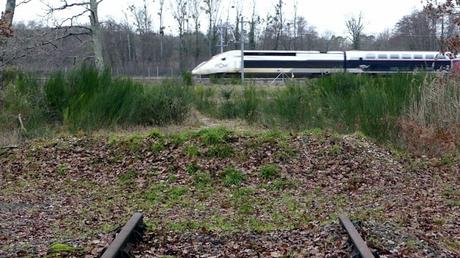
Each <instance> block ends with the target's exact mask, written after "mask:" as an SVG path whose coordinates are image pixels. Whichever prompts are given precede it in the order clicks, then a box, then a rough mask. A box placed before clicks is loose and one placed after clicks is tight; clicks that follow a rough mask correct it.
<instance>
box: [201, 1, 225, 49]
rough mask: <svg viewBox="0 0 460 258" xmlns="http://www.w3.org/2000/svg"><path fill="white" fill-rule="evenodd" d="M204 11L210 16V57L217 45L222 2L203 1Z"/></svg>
mask: <svg viewBox="0 0 460 258" xmlns="http://www.w3.org/2000/svg"><path fill="white" fill-rule="evenodd" d="M203 3H204V10H205V12H206V14H207V16H208V21H209V27H208V47H209V55H213V54H214V49H215V47H214V46H215V45H216V42H217V30H216V24H217V19H218V17H219V10H220V4H221V0H203Z"/></svg>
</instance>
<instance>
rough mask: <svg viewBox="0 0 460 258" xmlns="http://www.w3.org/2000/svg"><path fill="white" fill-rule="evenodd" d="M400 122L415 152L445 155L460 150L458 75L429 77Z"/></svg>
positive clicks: (404, 137)
mask: <svg viewBox="0 0 460 258" xmlns="http://www.w3.org/2000/svg"><path fill="white" fill-rule="evenodd" d="M400 126H401V136H402V138H403V139H404V140H405V142H406V143H408V144H407V147H408V148H409V149H411V150H412V151H414V152H419V153H429V154H432V155H446V154H447V153H450V152H455V151H458V150H460V83H459V81H458V78H447V79H446V78H436V79H435V80H426V81H425V82H424V86H423V87H422V88H421V93H420V95H419V96H417V97H414V98H413V100H412V101H411V104H410V105H409V107H408V109H407V113H406V115H405V116H404V117H403V118H402V119H401V121H400Z"/></svg>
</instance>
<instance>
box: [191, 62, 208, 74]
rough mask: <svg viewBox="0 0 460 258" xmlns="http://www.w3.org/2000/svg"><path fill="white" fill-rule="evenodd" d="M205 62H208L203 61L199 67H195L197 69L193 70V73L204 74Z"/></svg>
mask: <svg viewBox="0 0 460 258" xmlns="http://www.w3.org/2000/svg"><path fill="white" fill-rule="evenodd" d="M205 64H206V62H203V63H201V64H200V65H198V66H197V67H195V69H193V70H192V75H204V74H205V72H204V69H203V66H204V65H205Z"/></svg>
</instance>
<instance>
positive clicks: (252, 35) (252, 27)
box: [248, 0, 260, 49]
mask: <svg viewBox="0 0 460 258" xmlns="http://www.w3.org/2000/svg"><path fill="white" fill-rule="evenodd" d="M258 22H260V19H259V17H256V1H255V0H252V14H251V21H250V22H249V34H248V37H249V48H250V49H256V25H257V24H256V23H258Z"/></svg>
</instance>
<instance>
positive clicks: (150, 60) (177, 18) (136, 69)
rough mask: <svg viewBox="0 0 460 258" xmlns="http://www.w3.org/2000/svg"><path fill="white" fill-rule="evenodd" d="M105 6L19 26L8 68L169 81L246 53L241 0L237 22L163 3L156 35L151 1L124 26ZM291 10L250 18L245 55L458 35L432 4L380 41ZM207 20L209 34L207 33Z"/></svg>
mask: <svg viewBox="0 0 460 258" xmlns="http://www.w3.org/2000/svg"><path fill="white" fill-rule="evenodd" d="M99 2H100V1H94V0H91V1H88V2H84V1H82V2H81V4H82V5H85V4H88V8H87V10H88V12H89V14H90V15H89V16H90V22H89V23H88V24H87V25H85V24H83V25H79V26H56V27H53V28H50V27H46V26H42V25H40V24H39V23H33V22H32V23H28V24H21V23H19V24H16V25H15V26H14V28H13V30H14V32H15V36H14V37H13V38H11V39H8V40H7V41H6V42H5V43H4V44H3V46H2V50H3V51H2V65H12V66H17V67H19V68H20V69H23V70H27V71H35V72H38V73H48V72H51V71H55V70H58V69H70V68H72V67H74V66H78V65H79V64H81V63H84V62H93V63H96V64H99V65H101V64H105V66H107V67H110V68H111V69H112V71H113V72H114V73H115V74H125V75H142V76H156V75H160V76H165V75H171V74H174V75H176V74H179V73H180V72H181V71H185V70H190V69H191V68H193V67H194V66H196V65H198V64H199V63H200V62H202V61H204V60H207V59H209V58H210V56H212V55H214V54H216V53H218V52H220V50H221V49H223V50H224V51H227V50H233V49H239V47H240V44H239V41H240V40H241V38H242V35H241V33H240V32H241V23H240V22H241V20H240V19H241V13H242V2H241V1H240V0H235V4H234V5H233V6H232V8H234V9H235V10H236V12H235V13H236V15H235V17H234V18H231V17H230V16H227V18H226V20H222V19H221V17H219V16H218V15H219V6H220V5H221V0H170V1H167V2H168V3H169V4H170V5H169V6H167V5H165V0H161V1H160V6H159V10H156V11H157V15H158V17H159V19H156V20H155V22H158V23H159V26H157V27H158V29H154V28H153V26H152V23H153V18H152V15H151V12H152V11H150V10H149V8H147V0H143V1H142V2H143V5H141V6H134V5H133V6H130V7H129V9H128V10H129V14H130V16H131V19H126V21H124V22H120V21H115V20H107V21H104V22H99V21H98V17H97V5H96V4H95V3H99ZM296 5H297V1H294V10H297V8H296ZM253 6H255V3H254V2H253ZM285 7H286V3H285V1H283V0H277V1H275V4H274V6H273V10H274V12H273V13H270V14H268V15H267V16H266V17H261V16H259V15H258V14H257V13H256V11H255V7H254V8H253V11H252V14H251V15H250V17H245V18H244V19H245V20H246V23H244V31H245V35H244V39H245V41H246V44H247V45H246V48H247V49H264V50H319V51H332V50H349V49H361V50H440V49H444V50H446V49H447V44H448V43H446V42H447V41H446V40H445V39H448V38H452V37H455V35H457V34H458V32H459V31H458V26H457V25H458V19H457V16H456V14H455V13H454V12H441V11H439V10H438V9H436V10H435V7H434V6H431V7H430V6H429V5H427V8H426V9H424V10H422V11H414V12H413V13H412V14H409V15H407V16H404V17H402V18H401V20H400V21H399V22H398V23H397V24H396V26H395V28H393V29H392V30H388V31H384V32H382V33H380V34H378V35H367V34H365V23H364V20H365V19H366V17H365V16H363V15H359V16H357V17H351V18H349V19H347V20H346V21H344V24H346V27H347V29H348V32H349V33H348V35H346V36H342V35H334V34H333V33H330V32H329V33H328V32H326V33H322V34H320V33H319V32H318V31H317V30H316V28H315V27H314V26H312V25H311V24H309V23H308V20H307V18H305V17H302V16H299V15H297V12H295V13H294V15H291V14H289V15H287V14H286V11H285ZM66 8H69V6H57V7H55V8H54V9H52V11H55V12H56V11H60V10H64V9H66ZM164 8H169V9H171V10H170V11H171V13H172V14H173V16H174V22H175V24H171V26H172V27H175V28H176V30H177V31H176V33H172V34H167V33H165V26H164V18H163V16H164ZM434 10H435V11H434ZM204 18H205V19H206V20H207V23H208V24H209V27H208V28H201V21H202V19H204ZM63 24H64V23H63ZM221 39H222V41H221ZM98 44H100V46H98ZM101 51H102V54H101V53H100V52H101ZM101 55H102V56H101Z"/></svg>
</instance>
